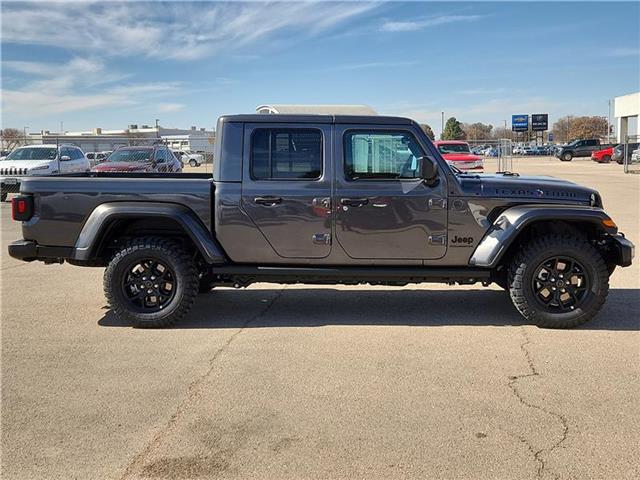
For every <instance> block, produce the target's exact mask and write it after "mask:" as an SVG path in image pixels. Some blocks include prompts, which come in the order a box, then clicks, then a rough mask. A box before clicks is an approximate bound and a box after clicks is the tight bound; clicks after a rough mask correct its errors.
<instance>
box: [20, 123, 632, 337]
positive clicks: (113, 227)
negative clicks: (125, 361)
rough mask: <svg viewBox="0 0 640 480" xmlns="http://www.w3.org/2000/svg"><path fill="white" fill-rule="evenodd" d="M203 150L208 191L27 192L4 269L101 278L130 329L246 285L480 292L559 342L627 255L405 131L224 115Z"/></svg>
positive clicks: (28, 181) (556, 197)
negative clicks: (83, 269)
mask: <svg viewBox="0 0 640 480" xmlns="http://www.w3.org/2000/svg"><path fill="white" fill-rule="evenodd" d="M217 132H218V136H217V143H216V153H215V158H216V162H215V165H214V171H213V176H211V175H208V174H204V173H203V174H188V173H185V174H163V175H161V176H160V175H155V174H135V173H106V172H103V173H100V172H95V173H82V174H74V175H60V176H56V177H48V178H35V177H28V178H25V179H24V181H23V183H22V185H21V188H20V195H19V196H17V197H15V198H13V200H12V210H13V217H14V219H15V220H19V221H22V232H23V237H24V239H22V240H18V241H16V242H14V243H12V244H11V245H9V253H10V254H11V255H12V256H13V257H15V258H19V259H22V260H26V261H32V260H42V261H44V262H45V263H55V262H62V261H67V262H69V263H72V264H74V265H80V266H90V267H93V266H106V270H105V274H104V289H105V293H106V297H107V299H108V303H109V306H110V308H111V309H112V311H113V312H115V314H117V315H118V316H120V317H121V318H123V319H125V320H127V321H129V322H130V323H132V324H133V325H135V326H140V327H162V326H168V325H171V324H173V323H174V322H176V321H178V320H180V319H181V318H182V317H184V316H185V315H186V314H187V312H188V311H189V308H190V307H191V306H192V304H193V302H194V300H195V298H196V295H197V293H198V292H199V291H208V290H209V289H211V288H213V287H215V286H232V287H236V288H239V287H246V286H248V285H250V284H251V283H253V282H275V283H283V284H286V283H309V284H350V285H351V284H361V283H368V284H372V285H397V286H401V285H406V284H408V283H420V282H445V283H450V284H454V283H458V284H473V283H477V282H481V283H482V284H484V285H489V284H491V283H496V284H498V285H499V286H500V287H502V288H504V289H506V290H508V291H509V293H510V296H511V299H512V301H513V304H514V305H515V307H516V309H517V310H518V311H519V312H520V313H521V314H522V315H523V316H524V317H525V318H526V319H527V320H528V321H530V322H533V323H536V324H538V325H540V326H545V327H573V326H575V325H578V324H581V323H583V322H585V321H587V320H589V319H590V318H592V317H593V316H594V315H595V314H596V313H597V312H598V311H599V310H600V308H601V307H602V304H603V303H604V301H605V298H606V296H607V293H608V288H609V276H610V275H611V273H612V272H613V271H614V269H615V267H616V266H623V267H624V266H628V265H630V264H631V261H632V258H633V255H634V247H633V244H632V243H631V242H629V241H628V240H627V239H625V237H624V235H622V234H620V233H618V229H617V227H616V224H615V223H614V222H613V220H612V219H611V218H609V216H607V214H606V213H605V212H604V210H603V208H602V200H601V198H600V195H599V194H598V193H597V192H596V191H594V190H591V189H589V188H584V187H581V186H578V185H576V184H573V183H570V182H567V181H563V180H558V179H554V178H552V177H521V176H519V175H518V174H514V173H509V172H501V173H497V174H493V175H478V174H465V173H462V172H460V171H457V170H456V169H455V167H451V166H449V165H448V164H447V162H446V161H445V160H444V159H443V158H442V156H441V155H440V154H439V153H438V150H437V148H435V147H434V145H433V144H432V143H431V141H430V140H429V139H428V138H427V136H426V135H425V134H424V133H423V132H422V130H421V129H420V126H419V125H418V124H417V123H415V122H413V121H412V120H409V119H405V118H394V117H382V116H361V117H360V116H321V115H311V116H306V115H233V116H224V117H221V118H220V119H219V121H218V127H217Z"/></svg>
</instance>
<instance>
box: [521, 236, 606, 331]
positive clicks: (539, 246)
mask: <svg viewBox="0 0 640 480" xmlns="http://www.w3.org/2000/svg"><path fill="white" fill-rule="evenodd" d="M509 293H510V295H511V300H512V301H513V304H514V306H515V307H516V309H517V310H518V311H519V312H520V314H522V316H523V317H524V318H526V319H527V320H529V321H531V322H533V323H536V324H537V325H538V326H540V327H547V328H571V327H575V326H577V325H581V324H583V323H585V322H587V321H589V320H591V319H592V318H593V317H594V316H595V315H596V314H597V313H598V312H599V311H600V309H601V308H602V305H603V304H604V301H605V299H606V298H607V294H608V293H609V271H608V270H607V265H606V263H605V262H604V260H603V258H602V256H601V255H600V253H599V252H598V251H597V250H596V249H595V248H594V247H593V246H592V245H591V244H589V243H588V242H587V241H585V240H584V239H581V238H575V237H568V236H562V235H554V234H550V235H547V236H544V237H538V238H535V239H533V240H532V241H530V242H529V243H528V244H526V245H525V246H524V247H523V248H522V249H521V250H520V252H519V253H518V254H517V255H516V257H515V258H514V260H513V262H512V264H511V267H510V270H509Z"/></svg>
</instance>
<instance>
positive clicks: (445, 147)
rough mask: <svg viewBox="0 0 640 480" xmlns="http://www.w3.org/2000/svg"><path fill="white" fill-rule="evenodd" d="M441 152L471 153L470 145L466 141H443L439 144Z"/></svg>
mask: <svg viewBox="0 0 640 480" xmlns="http://www.w3.org/2000/svg"><path fill="white" fill-rule="evenodd" d="M438 150H439V151H440V153H469V145H467V144H466V143H441V144H440V145H438Z"/></svg>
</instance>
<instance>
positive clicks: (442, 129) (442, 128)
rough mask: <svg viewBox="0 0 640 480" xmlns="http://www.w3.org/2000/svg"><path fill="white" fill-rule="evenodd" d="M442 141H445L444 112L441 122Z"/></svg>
mask: <svg viewBox="0 0 640 480" xmlns="http://www.w3.org/2000/svg"><path fill="white" fill-rule="evenodd" d="M440 139H441V140H443V139H444V112H442V121H441V122H440Z"/></svg>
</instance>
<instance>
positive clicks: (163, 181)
mask: <svg viewBox="0 0 640 480" xmlns="http://www.w3.org/2000/svg"><path fill="white" fill-rule="evenodd" d="M212 185H213V183H212V179H211V174H207V173H186V174H185V173H175V174H166V173H162V174H153V173H151V174H148V173H98V172H91V173H79V174H68V175H56V176H51V177H25V178H23V180H22V182H21V187H20V190H21V192H23V193H28V194H32V195H33V197H34V202H35V206H36V211H37V212H38V216H37V218H34V219H32V220H31V221H29V222H25V223H24V225H23V232H24V238H25V239H27V240H34V241H36V242H38V243H41V244H44V245H50V246H71V245H74V243H75V241H76V239H77V238H78V235H79V234H80V231H81V230H82V226H83V225H84V223H85V222H86V220H87V218H88V216H89V215H90V214H91V212H92V211H93V210H94V209H95V208H96V207H97V206H98V205H100V204H102V203H106V202H123V201H138V202H144V201H149V202H166V203H172V204H180V205H184V206H187V207H188V208H190V209H191V210H192V211H193V212H194V213H195V215H196V216H197V217H198V219H199V220H200V221H201V222H202V223H203V225H205V226H206V227H207V229H208V230H209V231H210V230H211V223H212V220H211V194H212Z"/></svg>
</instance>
